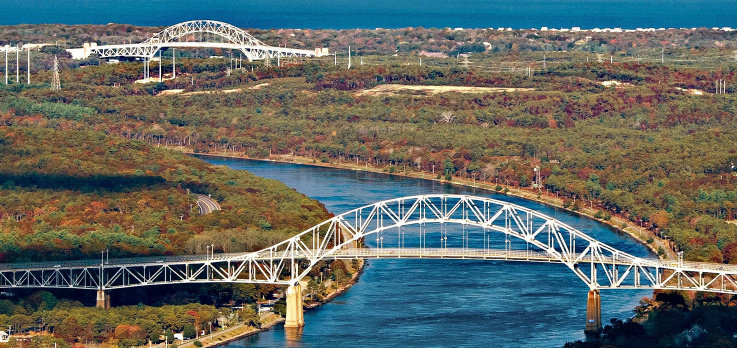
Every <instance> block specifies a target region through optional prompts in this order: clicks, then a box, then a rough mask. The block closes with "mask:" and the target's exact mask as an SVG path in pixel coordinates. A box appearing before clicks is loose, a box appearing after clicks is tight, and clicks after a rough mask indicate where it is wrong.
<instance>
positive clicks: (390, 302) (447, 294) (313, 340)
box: [201, 157, 652, 348]
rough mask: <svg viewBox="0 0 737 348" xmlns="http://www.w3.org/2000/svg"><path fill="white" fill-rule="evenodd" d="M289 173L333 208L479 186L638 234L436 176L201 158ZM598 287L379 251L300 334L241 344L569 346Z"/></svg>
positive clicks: (543, 274)
mask: <svg viewBox="0 0 737 348" xmlns="http://www.w3.org/2000/svg"><path fill="white" fill-rule="evenodd" d="M201 158H202V159H204V160H206V161H208V162H210V163H213V164H216V165H226V166H229V167H231V168H234V169H243V170H248V171H250V172H252V173H254V174H256V175H259V176H262V177H266V178H271V179H276V180H279V181H281V182H283V183H285V184H287V185H288V186H290V187H292V188H294V189H296V190H297V191H299V192H302V193H304V194H305V195H307V196H309V197H311V198H314V199H317V200H319V201H320V202H322V203H323V204H325V206H326V207H327V209H328V210H330V211H331V212H333V213H341V212H344V211H347V210H350V209H353V208H358V207H360V206H363V205H366V204H369V203H373V202H377V201H381V200H386V199H391V198H396V197H401V196H408V195H416V194H427V193H449V194H450V193H452V194H472V195H477V196H485V197H493V198H496V199H500V200H506V201H509V202H512V203H515V204H519V205H522V206H525V207H528V208H531V209H535V210H538V211H540V212H542V213H544V214H547V215H549V216H552V217H554V218H556V219H558V220H560V221H563V222H565V223H568V224H569V225H571V226H573V227H575V228H577V229H579V230H580V231H583V232H585V233H587V234H589V235H591V236H593V237H595V238H596V239H598V240H600V241H602V242H604V243H607V244H609V245H612V246H613V247H615V248H618V249H619V250H622V251H625V252H628V253H631V254H634V255H637V256H648V255H649V254H648V251H647V249H646V248H645V247H644V246H642V245H641V244H639V243H637V242H636V241H635V240H633V239H632V238H630V237H628V236H626V235H621V234H618V233H616V232H614V231H612V230H611V229H610V228H608V227H607V226H605V225H602V224H600V223H598V222H596V221H593V220H591V219H588V218H585V217H579V216H575V215H572V214H570V213H567V212H564V211H561V210H557V209H554V208H551V207H548V206H545V205H542V204H539V203H536V202H532V201H528V200H524V199H521V198H516V197H507V196H504V195H495V194H492V193H489V192H487V191H483V190H475V189H473V188H465V187H457V186H453V185H449V184H441V183H437V182H433V181H427V180H418V179H410V178H402V177H395V176H388V175H382V174H375V173H367V172H360V171H349V170H340V169H329V168H322V167H312V166H304V165H295V164H284V163H276V162H264V161H249V160H240V159H224V158H213V157H201ZM587 290H588V288H587V287H586V286H585V285H584V283H583V282H582V281H580V280H579V279H578V278H577V277H576V276H575V275H574V274H573V272H571V271H570V270H568V269H567V268H566V267H564V266H562V265H555V264H537V263H513V262H497V261H470V260H370V261H369V263H368V266H367V267H366V269H365V273H364V274H363V275H362V276H361V278H360V280H359V282H358V283H357V284H356V285H354V286H353V287H352V288H351V289H350V290H349V291H348V292H346V293H345V294H343V295H341V296H339V297H337V298H336V299H335V300H333V301H332V302H330V303H328V304H326V305H324V306H321V307H319V308H318V309H316V310H311V311H307V312H306V313H305V322H306V326H305V328H304V330H303V332H302V334H301V336H300V337H297V338H296V339H295V338H294V337H292V336H287V335H286V333H285V331H284V329H283V327H281V326H279V327H277V328H275V329H272V330H270V331H266V332H263V333H260V334H258V335H255V336H251V337H248V338H245V339H243V340H240V341H235V342H232V343H230V344H229V345H228V346H229V347H231V348H238V347H283V346H292V347H345V346H350V347H376V346H382V347H398V346H401V347H448V346H456V347H479V346H494V347H496V348H506V347H562V345H563V344H564V343H565V342H566V341H570V340H576V339H583V327H584V324H585V314H586V294H587ZM651 294H652V292H651V291H631V290H621V291H618V290H614V291H604V292H602V313H603V315H602V319H603V321H604V323H607V322H608V321H609V318H622V319H623V318H628V317H630V316H632V310H633V308H634V307H635V306H636V305H637V304H638V302H639V300H640V299H641V298H642V297H644V296H649V295H651Z"/></svg>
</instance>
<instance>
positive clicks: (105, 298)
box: [97, 290, 110, 309]
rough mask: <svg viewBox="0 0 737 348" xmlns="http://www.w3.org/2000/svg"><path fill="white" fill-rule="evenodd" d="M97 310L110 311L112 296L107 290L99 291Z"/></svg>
mask: <svg viewBox="0 0 737 348" xmlns="http://www.w3.org/2000/svg"><path fill="white" fill-rule="evenodd" d="M97 308H105V309H110V294H109V293H108V292H107V291H105V290H97Z"/></svg>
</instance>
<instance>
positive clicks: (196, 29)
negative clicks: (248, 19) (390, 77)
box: [90, 20, 316, 61]
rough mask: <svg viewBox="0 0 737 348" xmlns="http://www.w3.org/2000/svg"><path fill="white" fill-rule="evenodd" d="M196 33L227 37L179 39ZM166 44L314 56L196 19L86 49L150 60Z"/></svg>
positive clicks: (255, 55) (257, 55) (255, 56)
mask: <svg viewBox="0 0 737 348" xmlns="http://www.w3.org/2000/svg"><path fill="white" fill-rule="evenodd" d="M196 33H208V34H213V35H217V36H219V37H222V38H224V39H225V40H227V41H228V43H222V45H219V46H212V45H208V44H207V43H203V42H187V41H180V39H181V38H183V37H186V36H188V35H192V34H196ZM183 43H186V44H183ZM167 47H220V48H233V49H239V50H241V51H242V52H243V53H244V54H245V55H246V58H248V60H251V61H253V60H261V59H265V58H266V57H267V56H268V57H270V58H277V57H282V58H296V57H314V56H316V52H315V51H310V50H300V49H292V48H282V47H273V46H269V45H267V44H265V43H263V42H261V41H260V40H258V39H256V38H255V37H253V36H252V35H251V34H249V33H248V32H246V31H245V30H243V29H240V28H238V27H235V26H233V25H231V24H228V23H223V22H218V21H209V20H197V21H189V22H183V23H179V24H175V25H173V26H170V27H168V28H166V29H164V30H162V31H161V32H159V33H156V34H154V35H153V37H151V38H149V39H147V40H146V41H144V42H142V43H139V44H128V45H105V46H97V47H93V48H90V51H91V52H93V53H97V54H98V55H99V56H100V57H101V58H111V57H139V58H149V59H150V58H152V57H153V56H154V55H155V54H156V52H158V51H159V50H160V49H162V48H167Z"/></svg>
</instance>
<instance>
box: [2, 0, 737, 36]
mask: <svg viewBox="0 0 737 348" xmlns="http://www.w3.org/2000/svg"><path fill="white" fill-rule="evenodd" d="M736 5H737V0H727V1H724V0H722V1H715V0H701V1H694V0H670V1H668V0H598V1H595V0H527V1H515V0H494V1H488V0H457V1H441V0H425V1H420V0H405V1H395V0H394V1H393V0H364V1H361V0H344V1H339V0H291V1H281V0H274V1H265V0H254V1H250V2H244V1H240V0H210V1H194V0H179V1H174V0H119V1H109V0H97V1H93V0H54V1H47V0H24V1H18V0H0V7H2V8H3V9H4V11H3V12H4V13H3V16H0V25H16V24H41V23H58V24H107V23H119V24H132V25H144V26H168V25H172V24H176V23H179V22H183V21H187V20H194V19H212V20H219V21H223V22H227V23H230V24H233V25H236V26H238V27H242V28H258V29H272V28H302V29H354V28H360V29H375V28H406V27H425V28H433V27H434V28H445V27H448V28H459V27H460V28H468V29H473V28H500V27H504V28H508V27H511V28H514V29H531V28H540V27H549V28H572V27H580V28H582V29H592V28H626V29H635V28H694V27H707V28H711V27H720V28H721V27H735V26H737V6H736Z"/></svg>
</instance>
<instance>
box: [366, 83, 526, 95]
mask: <svg viewBox="0 0 737 348" xmlns="http://www.w3.org/2000/svg"><path fill="white" fill-rule="evenodd" d="M534 90H535V89H534V88H511V87H510V88H505V87H469V86H409V85H391V84H390V85H378V86H376V87H374V88H371V89H366V90H362V91H359V92H357V93H356V94H357V95H369V96H376V95H386V94H397V93H400V92H411V93H413V94H430V95H435V94H439V93H448V92H456V93H500V92H529V91H534Z"/></svg>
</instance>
